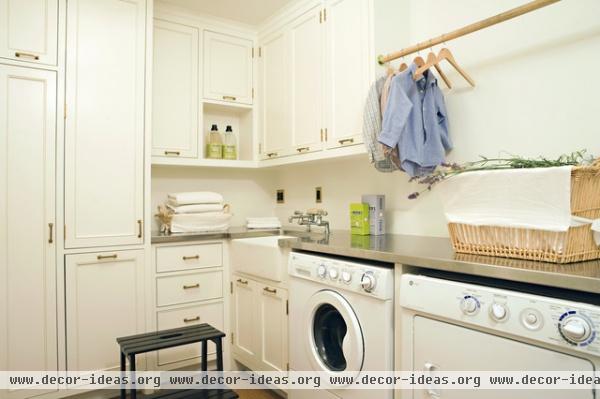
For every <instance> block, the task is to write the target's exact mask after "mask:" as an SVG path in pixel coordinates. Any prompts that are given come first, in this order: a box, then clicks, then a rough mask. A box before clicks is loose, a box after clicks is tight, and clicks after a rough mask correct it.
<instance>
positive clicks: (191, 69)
mask: <svg viewBox="0 0 600 399" xmlns="http://www.w3.org/2000/svg"><path fill="white" fill-rule="evenodd" d="M198 100H199V98H198V29H196V28H192V27H189V26H185V25H180V24H175V23H172V22H167V21H162V20H159V19H156V20H154V63H153V68H152V155H158V156H169V157H187V158H196V157H197V156H198V128H199V121H198V114H199V107H198V102H199V101H198Z"/></svg>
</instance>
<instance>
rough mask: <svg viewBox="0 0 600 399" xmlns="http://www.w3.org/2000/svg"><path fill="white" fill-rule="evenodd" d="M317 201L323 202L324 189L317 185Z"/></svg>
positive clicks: (318, 202)
mask: <svg viewBox="0 0 600 399" xmlns="http://www.w3.org/2000/svg"><path fill="white" fill-rule="evenodd" d="M315 202H316V203H317V204H320V203H321V202H323V189H322V188H321V187H315Z"/></svg>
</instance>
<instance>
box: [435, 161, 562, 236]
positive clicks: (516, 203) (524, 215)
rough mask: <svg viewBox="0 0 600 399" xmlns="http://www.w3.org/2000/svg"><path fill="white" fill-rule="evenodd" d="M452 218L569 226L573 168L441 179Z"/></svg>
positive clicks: (482, 222) (499, 223)
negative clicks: (443, 180)
mask: <svg viewBox="0 0 600 399" xmlns="http://www.w3.org/2000/svg"><path fill="white" fill-rule="evenodd" d="M439 189H440V194H441V196H442V203H443V205H444V210H445V212H446V217H447V219H448V221H449V222H454V223H464V224H471V225H488V226H500V227H521V228H529V229H540V230H549V231H567V230H568V228H569V226H570V225H571V167H570V166H565V167H557V168H537V169H508V170H494V171H477V172H468V173H462V174H460V175H457V176H454V177H452V178H450V179H449V180H448V181H445V182H444V183H442V184H440V187H439Z"/></svg>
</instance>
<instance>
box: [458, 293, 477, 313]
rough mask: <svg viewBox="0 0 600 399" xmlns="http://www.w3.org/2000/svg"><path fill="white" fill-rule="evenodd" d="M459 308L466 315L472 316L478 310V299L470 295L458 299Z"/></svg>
mask: <svg viewBox="0 0 600 399" xmlns="http://www.w3.org/2000/svg"><path fill="white" fill-rule="evenodd" d="M460 310H462V312H463V313H464V314H466V315H469V316H472V315H474V314H475V313H477V311H478V310H479V301H478V300H477V298H475V297H472V296H470V295H467V296H465V297H464V298H463V299H462V300H461V301H460Z"/></svg>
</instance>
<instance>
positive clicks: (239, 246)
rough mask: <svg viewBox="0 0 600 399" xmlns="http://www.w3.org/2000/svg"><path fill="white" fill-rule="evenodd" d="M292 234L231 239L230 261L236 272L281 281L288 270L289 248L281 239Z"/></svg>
mask: <svg viewBox="0 0 600 399" xmlns="http://www.w3.org/2000/svg"><path fill="white" fill-rule="evenodd" d="M284 238H293V237H290V236H284V235H279V236H267V237H254V238H238V239H235V240H231V246H230V251H229V262H230V265H231V268H232V270H233V271H234V272H237V273H244V274H249V275H252V276H256V277H261V278H265V279H268V280H272V281H277V282H280V281H282V280H283V279H284V277H285V275H286V271H287V258H288V255H289V252H290V251H289V249H286V248H281V247H279V245H278V242H279V240H281V239H284Z"/></svg>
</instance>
